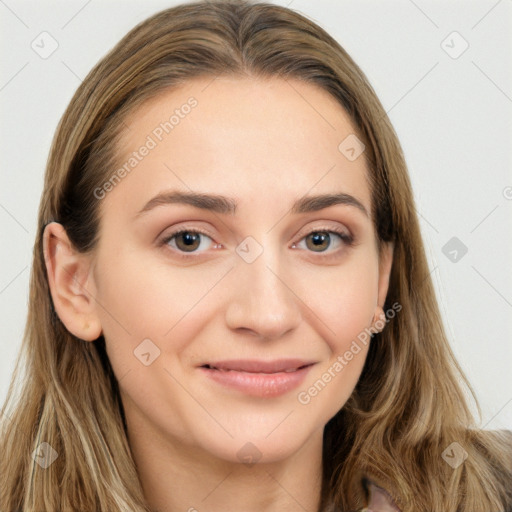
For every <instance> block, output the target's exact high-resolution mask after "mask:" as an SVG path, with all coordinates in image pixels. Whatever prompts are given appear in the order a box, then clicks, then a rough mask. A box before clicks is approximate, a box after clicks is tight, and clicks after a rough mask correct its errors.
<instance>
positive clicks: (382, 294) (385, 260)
mask: <svg viewBox="0 0 512 512" xmlns="http://www.w3.org/2000/svg"><path fill="white" fill-rule="evenodd" d="M393 249H394V244H393V242H383V244H382V246H381V251H380V254H379V283H378V292H377V306H376V307H375V313H374V315H373V320H372V326H374V328H375V329H376V330H377V331H379V332H380V331H381V330H382V329H383V327H384V325H385V321H386V314H385V313H384V303H385V302H386V296H387V294H388V288H389V276H390V275H391V266H392V264H393ZM379 322H380V324H379ZM379 325H380V327H379Z"/></svg>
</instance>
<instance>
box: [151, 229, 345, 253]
mask: <svg viewBox="0 0 512 512" xmlns="http://www.w3.org/2000/svg"><path fill="white" fill-rule="evenodd" d="M183 233H197V234H201V235H204V236H206V237H208V238H210V239H211V240H212V242H213V238H212V237H211V236H210V235H209V234H208V233H207V232H205V231H202V230H200V229H197V228H191V229H187V228H181V229H179V230H178V231H175V232H174V233H171V234H170V235H168V236H166V237H165V238H164V239H163V240H162V241H161V242H160V244H159V245H160V246H164V245H167V246H169V242H170V241H171V240H172V239H174V238H175V237H177V236H179V235H181V234H183ZM313 233H328V234H332V233H334V234H335V235H338V237H339V238H340V239H341V241H342V242H343V244H344V245H345V246H347V247H352V246H353V245H355V239H354V237H353V236H352V235H349V234H347V233H346V232H345V231H343V230H341V229H339V230H338V229H336V228H315V229H313V230H311V231H309V232H308V233H306V234H305V235H304V236H303V237H302V238H301V239H300V240H299V242H301V241H302V240H304V239H305V238H307V237H308V236H310V235H312V234H313ZM297 243H298V242H297ZM294 245H295V242H294ZM171 249H172V250H173V252H175V253H176V254H177V255H178V257H180V258H182V259H185V260H188V259H192V258H197V257H198V256H195V255H194V254H195V252H190V253H186V252H184V251H180V250H179V249H175V248H174V247H171ZM340 250H341V249H338V250H337V251H335V252H334V253H323V252H318V253H315V252H314V251H309V252H311V253H313V254H317V257H319V258H321V259H330V258H333V257H336V256H337V255H338V253H339V252H340Z"/></svg>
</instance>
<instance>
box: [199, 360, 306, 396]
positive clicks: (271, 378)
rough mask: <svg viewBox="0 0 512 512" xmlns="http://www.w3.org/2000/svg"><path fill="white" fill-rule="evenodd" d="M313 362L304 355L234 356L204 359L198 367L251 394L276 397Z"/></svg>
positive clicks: (297, 381)
mask: <svg viewBox="0 0 512 512" xmlns="http://www.w3.org/2000/svg"><path fill="white" fill-rule="evenodd" d="M314 364H316V362H315V361H306V360H303V359H278V360H274V361H261V360H240V359H237V360H230V361H217V362H211V363H206V364H204V365H202V366H200V367H199V368H198V369H199V370H200V371H201V372H202V373H203V374H204V375H206V376H207V377H208V378H209V379H211V380H213V381H214V382H217V383H219V384H221V385H223V386H225V387H229V388H232V389H235V390H237V391H240V392H242V393H245V394H247V395H251V396H258V397H275V396H279V395H283V394H285V393H287V392H289V391H291V390H292V389H294V388H296V387H297V386H299V385H300V384H301V382H302V381H303V380H304V379H305V377H306V375H307V374H308V372H309V370H310V369H311V368H312V367H313V366H314Z"/></svg>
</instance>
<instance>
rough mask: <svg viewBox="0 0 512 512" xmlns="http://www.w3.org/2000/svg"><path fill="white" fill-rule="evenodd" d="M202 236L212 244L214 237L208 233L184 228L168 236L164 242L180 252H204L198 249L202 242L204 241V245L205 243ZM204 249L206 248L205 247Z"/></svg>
mask: <svg viewBox="0 0 512 512" xmlns="http://www.w3.org/2000/svg"><path fill="white" fill-rule="evenodd" d="M201 237H203V239H206V240H208V241H209V242H210V244H211V242H212V239H211V238H210V237H209V236H208V235H206V234H204V233H201V232H199V231H192V230H187V231H185V230H183V231H178V232H177V233H173V234H172V235H170V236H168V237H167V238H166V239H165V240H164V241H163V243H164V244H167V245H169V246H170V247H172V248H173V249H176V250H177V251H178V252H188V253H193V252H203V251H202V250H201V251H198V250H197V249H199V247H200V246H201V242H203V246H204V245H205V244H204V240H203V239H202V238H201ZM206 245H207V247H206V249H208V247H209V244H206ZM203 249H205V248H204V247H203Z"/></svg>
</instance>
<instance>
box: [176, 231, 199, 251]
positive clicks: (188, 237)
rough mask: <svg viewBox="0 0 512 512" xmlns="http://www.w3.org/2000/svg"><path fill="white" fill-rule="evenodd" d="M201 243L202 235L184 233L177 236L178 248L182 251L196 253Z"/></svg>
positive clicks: (189, 232)
mask: <svg viewBox="0 0 512 512" xmlns="http://www.w3.org/2000/svg"><path fill="white" fill-rule="evenodd" d="M200 243H201V234H200V233H193V232H191V231H183V232H182V233H178V235H176V246H177V247H178V249H179V250H180V251H195V250H196V249H197V248H198V247H199V245H200Z"/></svg>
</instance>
